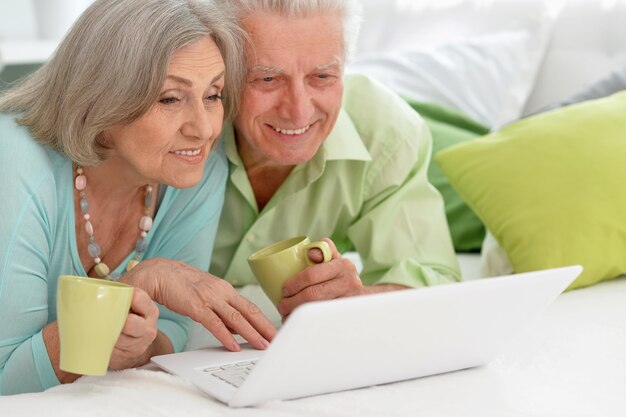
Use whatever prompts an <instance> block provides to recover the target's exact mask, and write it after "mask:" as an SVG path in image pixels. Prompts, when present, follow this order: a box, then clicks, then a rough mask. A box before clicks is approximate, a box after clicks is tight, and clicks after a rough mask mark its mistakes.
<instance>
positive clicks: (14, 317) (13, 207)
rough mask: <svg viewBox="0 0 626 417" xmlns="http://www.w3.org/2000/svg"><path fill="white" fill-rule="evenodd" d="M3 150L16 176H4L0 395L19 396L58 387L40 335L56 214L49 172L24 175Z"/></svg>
mask: <svg viewBox="0 0 626 417" xmlns="http://www.w3.org/2000/svg"><path fill="white" fill-rule="evenodd" d="M0 139H6V138H0ZM5 151H6V149H5V150H2V152H3V153H4V157H0V160H1V162H2V163H1V165H2V169H3V170H6V171H5V172H7V171H8V172H13V173H15V175H4V174H3V175H0V189H1V190H2V193H3V196H4V197H3V198H2V199H1V202H0V212H1V215H0V237H1V239H0V394H18V393H23V392H35V391H43V390H45V389H47V388H50V387H52V386H54V385H58V384H59V381H58V379H57V378H56V375H55V373H54V370H53V368H52V364H51V363H50V359H49V356H48V352H47V350H46V347H45V345H44V342H43V337H42V329H43V328H44V327H45V326H46V324H47V323H48V293H49V292H50V291H56V289H49V288H48V282H47V271H48V267H49V265H48V263H49V259H50V257H51V250H52V248H51V243H50V242H52V238H51V235H52V234H53V233H54V225H55V221H54V219H53V215H54V212H53V208H51V207H53V205H52V204H45V203H44V202H46V201H47V202H49V203H50V202H52V201H54V197H55V196H54V191H53V190H54V181H53V179H52V174H51V173H50V174H49V175H48V176H43V177H41V178H33V177H32V176H30V177H25V176H24V175H26V174H23V173H22V172H21V171H23V170H21V169H20V167H18V166H17V165H15V163H16V162H14V161H24V160H25V159H24V158H20V155H16V154H15V152H16V150H15V149H14V150H13V152H9V154H11V153H12V154H13V155H12V157H11V158H9V157H8V156H7V153H6V152H5ZM17 151H18V153H19V147H17ZM30 161H32V163H33V164H35V163H38V162H42V164H43V163H44V162H43V161H39V160H38V159H37V158H36V155H30ZM39 165H40V166H41V164H39Z"/></svg>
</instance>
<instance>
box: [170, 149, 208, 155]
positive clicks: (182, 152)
mask: <svg viewBox="0 0 626 417" xmlns="http://www.w3.org/2000/svg"><path fill="white" fill-rule="evenodd" d="M201 151H202V149H196V150H193V151H174V153H175V154H176V155H185V156H196V155H200V152H201Z"/></svg>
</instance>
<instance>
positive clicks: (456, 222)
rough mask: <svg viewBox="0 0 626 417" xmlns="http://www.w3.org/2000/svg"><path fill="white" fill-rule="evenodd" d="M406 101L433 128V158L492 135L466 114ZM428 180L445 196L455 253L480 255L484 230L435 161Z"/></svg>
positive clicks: (429, 170)
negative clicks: (445, 151) (442, 152)
mask: <svg viewBox="0 0 626 417" xmlns="http://www.w3.org/2000/svg"><path fill="white" fill-rule="evenodd" d="M405 100H406V101H407V102H408V103H409V105H410V106H411V107H413V109H415V110H416V111H417V112H418V113H419V114H420V116H422V118H423V119H424V120H425V121H426V124H427V125H428V127H429V128H430V132H431V134H432V137H433V155H434V154H436V153H437V152H439V151H440V150H442V149H445V148H448V147H449V146H452V145H456V144H458V143H462V142H467V141H469V140H471V139H474V138H476V137H478V136H483V135H485V134H487V133H489V128H487V127H485V126H482V125H480V124H478V123H477V122H475V121H474V120H472V119H470V118H469V117H468V116H467V115H465V114H464V113H461V112H458V111H456V110H452V109H449V108H446V107H442V106H440V105H437V104H433V103H421V102H417V101H414V100H409V99H406V98H405ZM428 179H429V180H430V182H431V183H432V184H433V185H434V186H435V188H437V189H438V190H439V192H440V193H441V195H442V196H443V200H444V203H445V209H446V217H447V219H448V225H449V226H450V234H451V236H452V242H453V244H454V249H455V250H456V251H457V252H479V251H480V248H481V245H482V242H483V239H484V238H485V227H484V226H483V223H482V222H481V221H480V219H479V218H478V217H477V216H476V214H474V212H473V211H472V210H471V209H470V208H469V207H468V206H467V204H465V201H463V199H462V198H461V197H460V196H459V195H458V194H457V192H456V191H455V190H454V188H452V186H451V185H450V182H449V181H448V178H447V177H446V175H445V174H444V173H443V171H442V170H441V167H440V166H439V164H438V163H437V162H436V161H435V160H433V161H432V162H431V164H430V166H429V168H428Z"/></svg>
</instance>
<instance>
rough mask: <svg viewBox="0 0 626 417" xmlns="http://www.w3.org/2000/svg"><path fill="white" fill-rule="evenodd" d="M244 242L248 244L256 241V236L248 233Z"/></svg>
mask: <svg viewBox="0 0 626 417" xmlns="http://www.w3.org/2000/svg"><path fill="white" fill-rule="evenodd" d="M246 240H247V241H248V242H250V243H252V242H254V241H255V240H256V235H255V234H254V233H250V234H249V235H248V237H247V238H246Z"/></svg>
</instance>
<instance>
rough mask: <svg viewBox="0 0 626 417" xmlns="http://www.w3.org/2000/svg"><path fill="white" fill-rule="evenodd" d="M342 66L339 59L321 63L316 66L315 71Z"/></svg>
mask: <svg viewBox="0 0 626 417" xmlns="http://www.w3.org/2000/svg"><path fill="white" fill-rule="evenodd" d="M338 66H340V63H339V61H332V62H329V63H328V64H324V65H320V66H317V67H315V68H314V71H325V70H327V69H330V68H333V67H338Z"/></svg>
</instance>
